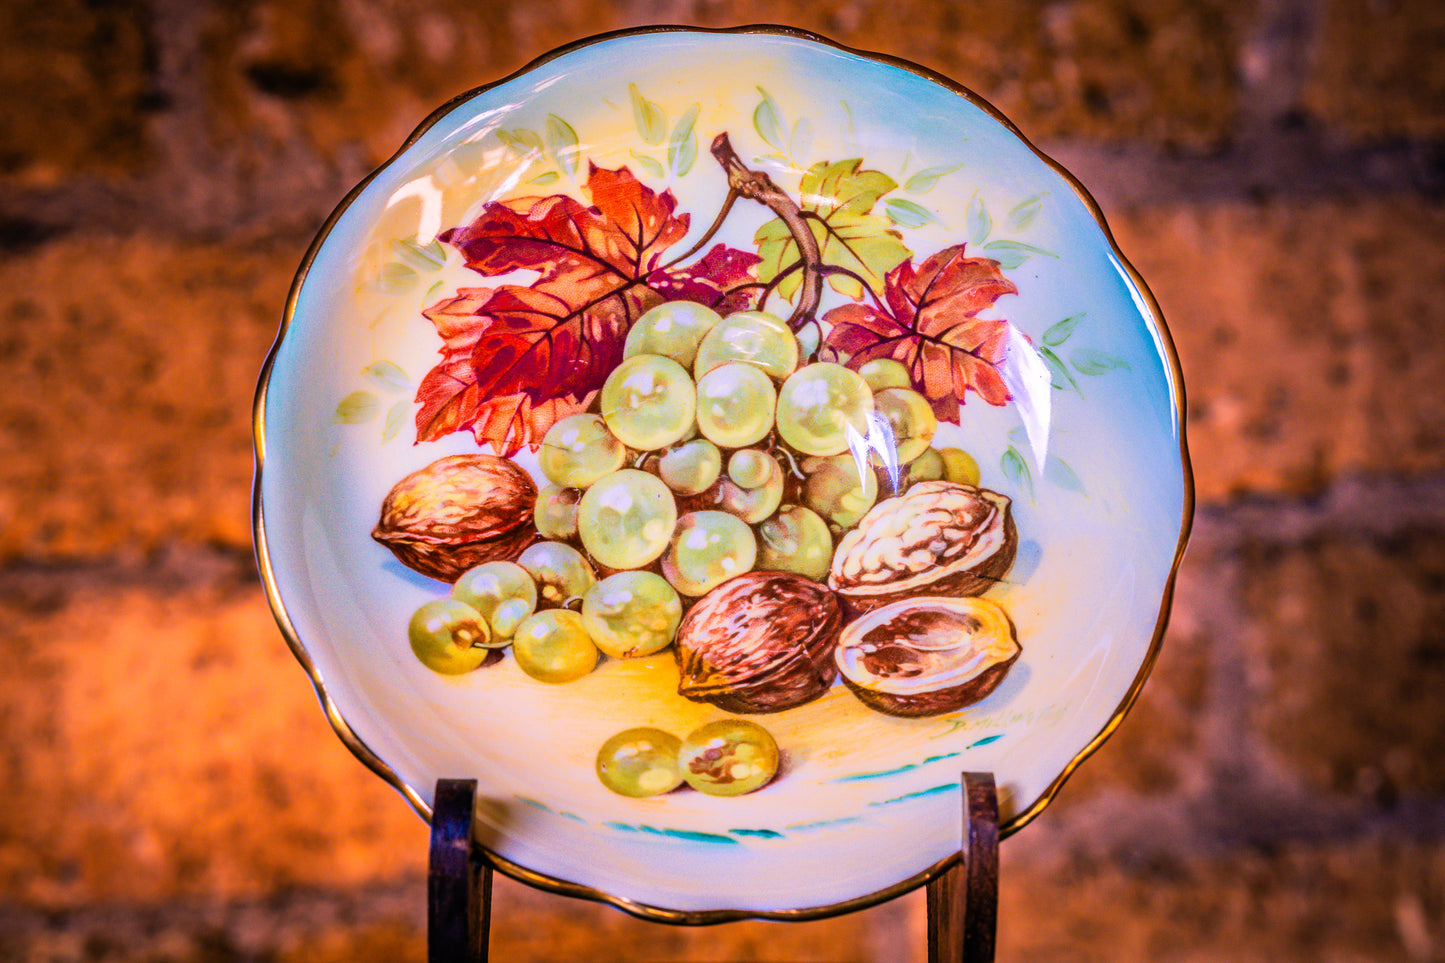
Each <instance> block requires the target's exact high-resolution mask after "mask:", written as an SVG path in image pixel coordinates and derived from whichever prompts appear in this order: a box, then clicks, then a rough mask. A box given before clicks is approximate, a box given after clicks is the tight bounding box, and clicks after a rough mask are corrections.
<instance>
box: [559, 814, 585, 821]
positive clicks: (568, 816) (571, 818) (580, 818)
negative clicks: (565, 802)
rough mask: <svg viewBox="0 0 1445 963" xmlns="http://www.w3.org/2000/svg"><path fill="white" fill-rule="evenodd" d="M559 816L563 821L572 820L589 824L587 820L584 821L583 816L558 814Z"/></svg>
mask: <svg viewBox="0 0 1445 963" xmlns="http://www.w3.org/2000/svg"><path fill="white" fill-rule="evenodd" d="M557 815H559V816H561V817H562V818H563V819H570V820H572V821H573V822H577V823H585V822H587V820H585V819H583V818H582V817H581V816H579V815H577V814H576V813H558V814H557Z"/></svg>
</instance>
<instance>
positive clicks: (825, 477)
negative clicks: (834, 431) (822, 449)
mask: <svg viewBox="0 0 1445 963" xmlns="http://www.w3.org/2000/svg"><path fill="white" fill-rule="evenodd" d="M803 474H804V475H805V476H806V480H805V481H804V482H803V504H804V505H806V506H807V507H808V508H811V509H812V510H813V511H815V512H817V513H818V514H819V515H821V516H822V517H823V520H824V521H825V522H827V523H828V524H829V525H831V526H833V527H835V528H851V527H853V526H854V525H857V524H858V522H859V520H860V519H862V517H863V516H864V515H866V514H868V509H870V508H872V507H873V503H874V502H875V501H877V500H878V479H877V478H875V477H874V476H873V472H872V471H870V470H865V471H864V472H863V474H862V477H859V473H858V463H857V462H856V461H854V460H853V456H852V454H851V453H850V454H843V455H831V456H829V457H827V458H805V459H803Z"/></svg>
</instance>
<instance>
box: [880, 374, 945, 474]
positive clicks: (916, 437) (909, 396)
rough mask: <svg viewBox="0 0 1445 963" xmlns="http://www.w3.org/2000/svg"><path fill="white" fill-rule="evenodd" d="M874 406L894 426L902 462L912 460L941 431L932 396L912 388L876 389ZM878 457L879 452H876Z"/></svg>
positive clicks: (894, 444) (894, 440)
mask: <svg viewBox="0 0 1445 963" xmlns="http://www.w3.org/2000/svg"><path fill="white" fill-rule="evenodd" d="M873 404H874V410H875V411H877V413H878V414H880V415H882V416H883V417H884V418H886V419H887V420H888V426H889V427H890V428H892V429H893V448H894V450H895V451H896V452H897V453H898V463H899V464H903V463H905V462H910V461H912V460H913V459H915V458H917V457H918V456H919V455H921V454H923V452H924V450H925V449H926V448H928V443H929V442H931V441H932V440H933V435H934V432H936V431H938V417H937V416H936V415H934V413H933V406H932V405H930V404H929V403H928V399H927V398H925V397H923V396H922V395H921V394H919V393H918V392H916V391H914V390H913V389H912V388H884V389H883V390H881V391H875V392H874V393H873ZM873 457H874V458H875V459H876V458H877V457H878V453H877V452H874V453H873Z"/></svg>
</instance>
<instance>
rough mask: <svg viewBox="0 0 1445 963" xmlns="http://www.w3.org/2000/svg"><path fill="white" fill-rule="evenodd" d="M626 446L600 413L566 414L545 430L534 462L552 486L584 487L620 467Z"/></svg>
mask: <svg viewBox="0 0 1445 963" xmlns="http://www.w3.org/2000/svg"><path fill="white" fill-rule="evenodd" d="M626 457H627V448H626V447H625V446H624V445H623V444H622V442H621V441H618V440H617V437H616V436H615V435H613V434H612V432H611V431H610V430H608V428H607V423H606V422H605V421H603V420H602V416H601V415H594V414H587V413H583V414H580V415H569V416H568V417H566V418H563V419H562V420H561V421H559V422H557V423H556V424H555V425H553V426H552V427H551V428H549V429H548V430H547V434H546V435H544V436H543V438H542V448H541V451H539V452H538V453H537V461H538V463H539V464H540V466H541V468H542V474H544V475H546V476H547V480H548V481H550V482H552V483H553V484H554V485H562V486H564V487H567V488H586V487H587V486H588V485H590V484H592V483H593V482H595V481H596V480H597V479H599V478H601V477H602V476H603V475H606V474H610V473H611V472H614V471H616V470H617V469H619V468H621V467H622V461H623V459H624V458H626Z"/></svg>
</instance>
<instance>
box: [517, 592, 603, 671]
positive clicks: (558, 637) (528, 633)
mask: <svg viewBox="0 0 1445 963" xmlns="http://www.w3.org/2000/svg"><path fill="white" fill-rule="evenodd" d="M512 655H514V656H515V657H516V659H517V666H518V668H520V669H521V670H522V671H523V672H525V673H527V675H529V676H531V677H532V678H534V679H536V680H537V681H538V682H551V683H561V682H575V681H576V680H578V679H580V678H582V677H583V676H584V675H586V674H587V673H589V672H591V671H592V670H593V669H595V668H596V667H597V659H598V658H599V655H600V653H598V651H597V646H596V645H594V644H593V643H592V637H591V636H590V635H588V634H587V628H586V626H585V625H583V624H582V616H580V615H578V614H577V613H576V612H572V611H570V610H568V609H543V610H542V611H541V612H538V613H536V614H535V615H531V616H528V617H527V618H525V619H523V620H522V624H521V625H519V626H517V634H516V635H515V636H513V637H512Z"/></svg>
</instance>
